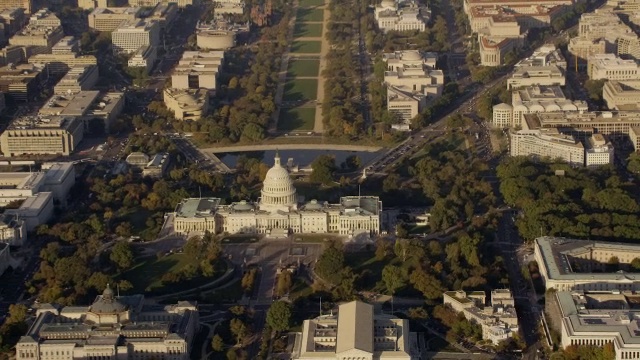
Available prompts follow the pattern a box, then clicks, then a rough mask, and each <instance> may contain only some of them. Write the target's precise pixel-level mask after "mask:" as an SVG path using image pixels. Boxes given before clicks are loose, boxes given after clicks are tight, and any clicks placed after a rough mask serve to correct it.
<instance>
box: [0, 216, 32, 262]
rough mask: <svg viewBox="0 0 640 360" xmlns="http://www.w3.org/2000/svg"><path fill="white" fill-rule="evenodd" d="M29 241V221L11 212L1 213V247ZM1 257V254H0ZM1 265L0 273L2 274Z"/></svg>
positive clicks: (18, 244)
mask: <svg viewBox="0 0 640 360" xmlns="http://www.w3.org/2000/svg"><path fill="white" fill-rule="evenodd" d="M26 242H27V223H26V222H25V221H24V220H23V219H20V218H19V217H17V216H15V215H11V214H1V215H0V247H1V246H5V245H11V246H22V245H24V244H26ZM0 258H1V256H0ZM2 271H3V269H2V267H0V275H2Z"/></svg>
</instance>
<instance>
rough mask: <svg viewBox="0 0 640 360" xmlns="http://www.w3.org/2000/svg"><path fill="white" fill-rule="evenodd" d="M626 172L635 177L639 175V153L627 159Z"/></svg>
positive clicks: (632, 154)
mask: <svg viewBox="0 0 640 360" xmlns="http://www.w3.org/2000/svg"><path fill="white" fill-rule="evenodd" d="M627 170H628V171H629V172H631V173H634V174H636V175H640V153H638V152H634V153H631V155H629V157H628V158H627Z"/></svg>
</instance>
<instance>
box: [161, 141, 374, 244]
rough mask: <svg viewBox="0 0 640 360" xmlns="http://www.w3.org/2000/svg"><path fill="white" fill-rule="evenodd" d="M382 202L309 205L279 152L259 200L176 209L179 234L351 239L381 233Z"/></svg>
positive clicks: (193, 203)
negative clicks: (337, 236) (303, 235)
mask: <svg viewBox="0 0 640 360" xmlns="http://www.w3.org/2000/svg"><path fill="white" fill-rule="evenodd" d="M381 212H382V202H381V201H380V199H379V198H378V197H377V196H345V197H342V198H340V202H339V203H338V204H330V203H328V202H326V201H321V200H311V201H304V200H303V199H300V198H299V197H298V195H297V193H296V188H295V186H294V184H293V180H291V176H290V175H289V171H288V170H287V169H286V168H285V167H284V166H283V165H282V163H281V161H280V155H279V154H278V153H277V152H276V156H275V158H274V164H273V167H271V168H270V169H269V171H267V174H266V176H265V179H264V182H263V184H262V191H261V194H260V198H259V199H258V200H257V201H256V202H251V201H246V200H244V201H240V202H236V203H232V204H230V205H223V204H222V200H221V199H219V198H202V199H201V198H189V199H184V200H183V201H182V202H181V203H180V204H178V206H177V207H176V211H175V212H174V213H173V215H174V221H173V224H174V231H175V232H176V233H179V234H190V233H196V232H205V231H210V232H214V233H229V234H242V233H244V234H266V235H269V236H274V237H284V236H287V235H290V234H293V233H316V234H324V233H335V234H340V235H347V236H356V235H362V234H364V235H369V236H370V235H374V234H378V233H380V215H381Z"/></svg>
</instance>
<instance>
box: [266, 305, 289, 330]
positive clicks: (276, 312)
mask: <svg viewBox="0 0 640 360" xmlns="http://www.w3.org/2000/svg"><path fill="white" fill-rule="evenodd" d="M267 324H269V326H271V328H272V329H273V330H275V331H285V330H287V329H289V327H290V326H291V305H289V304H288V303H286V302H284V301H276V302H274V303H273V304H271V307H269V311H267Z"/></svg>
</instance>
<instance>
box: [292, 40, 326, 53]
mask: <svg viewBox="0 0 640 360" xmlns="http://www.w3.org/2000/svg"><path fill="white" fill-rule="evenodd" d="M321 47H322V43H321V42H320V41H294V42H293V44H292V45H291V52H292V53H294V54H295V53H297V54H320V49H321Z"/></svg>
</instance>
